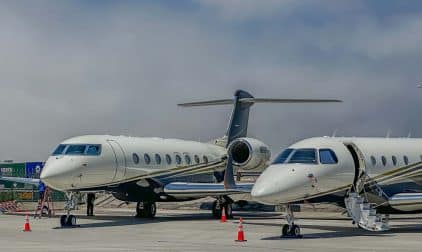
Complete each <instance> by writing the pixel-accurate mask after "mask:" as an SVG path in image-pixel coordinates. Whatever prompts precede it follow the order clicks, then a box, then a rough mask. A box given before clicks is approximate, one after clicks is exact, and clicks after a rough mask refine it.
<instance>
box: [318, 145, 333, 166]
mask: <svg viewBox="0 0 422 252" xmlns="http://www.w3.org/2000/svg"><path fill="white" fill-rule="evenodd" d="M319 161H320V162H321V164H337V163H338V159H337V156H336V154H335V153H334V151H332V150H330V149H320V150H319Z"/></svg>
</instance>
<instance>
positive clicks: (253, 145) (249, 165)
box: [228, 138, 271, 171]
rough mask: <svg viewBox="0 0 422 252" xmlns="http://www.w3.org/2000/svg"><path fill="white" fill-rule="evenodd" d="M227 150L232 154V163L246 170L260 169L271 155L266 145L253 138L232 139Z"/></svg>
mask: <svg viewBox="0 0 422 252" xmlns="http://www.w3.org/2000/svg"><path fill="white" fill-rule="evenodd" d="M228 152H229V155H231V156H232V159H233V165H234V166H236V168H238V169H240V170H246V171H252V170H253V171H262V170H263V169H265V168H266V164H267V162H268V161H269V160H270V157H271V152H270V150H269V148H268V146H267V145H266V144H264V143H263V142H261V141H259V140H257V139H254V138H237V139H235V140H233V142H232V143H230V145H229V148H228Z"/></svg>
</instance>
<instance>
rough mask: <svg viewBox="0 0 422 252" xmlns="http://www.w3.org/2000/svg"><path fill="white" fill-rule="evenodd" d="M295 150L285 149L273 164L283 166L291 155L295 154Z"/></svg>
mask: <svg viewBox="0 0 422 252" xmlns="http://www.w3.org/2000/svg"><path fill="white" fill-rule="evenodd" d="M293 150H294V149H285V150H284V151H283V152H281V153H280V154H279V155H278V156H277V157H276V158H275V159H274V161H273V164H282V163H284V162H286V160H287V158H289V156H290V154H291V153H292V152H293Z"/></svg>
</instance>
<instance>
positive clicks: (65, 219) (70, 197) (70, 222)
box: [60, 192, 77, 227]
mask: <svg viewBox="0 0 422 252" xmlns="http://www.w3.org/2000/svg"><path fill="white" fill-rule="evenodd" d="M66 197H67V201H66V203H65V206H64V209H65V210H66V211H67V213H66V214H65V215H62V216H60V226H61V227H75V226H77V225H76V216H74V215H72V214H71V212H72V210H74V209H75V206H76V199H75V195H74V193H73V192H68V193H66Z"/></svg>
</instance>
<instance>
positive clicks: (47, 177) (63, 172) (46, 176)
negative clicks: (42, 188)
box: [40, 158, 73, 190]
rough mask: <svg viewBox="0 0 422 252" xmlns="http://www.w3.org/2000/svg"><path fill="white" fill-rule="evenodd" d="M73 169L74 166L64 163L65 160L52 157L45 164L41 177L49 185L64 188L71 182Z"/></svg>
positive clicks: (59, 188) (58, 188)
mask: <svg viewBox="0 0 422 252" xmlns="http://www.w3.org/2000/svg"><path fill="white" fill-rule="evenodd" d="M72 169H73V167H72V166H69V165H66V164H65V163H63V160H57V159H53V158H52V159H49V160H48V161H47V162H46V164H45V165H44V168H43V169H42V172H41V174H40V179H41V181H42V182H43V183H44V184H46V185H47V186H48V187H51V188H54V189H57V190H62V189H64V188H65V187H66V186H67V185H68V184H69V183H71V181H70V178H71V174H72Z"/></svg>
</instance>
